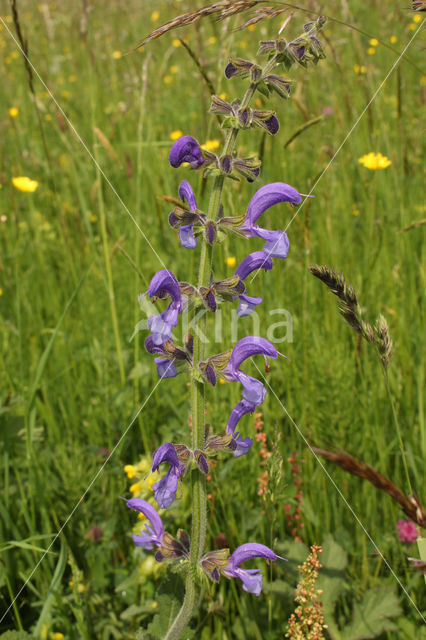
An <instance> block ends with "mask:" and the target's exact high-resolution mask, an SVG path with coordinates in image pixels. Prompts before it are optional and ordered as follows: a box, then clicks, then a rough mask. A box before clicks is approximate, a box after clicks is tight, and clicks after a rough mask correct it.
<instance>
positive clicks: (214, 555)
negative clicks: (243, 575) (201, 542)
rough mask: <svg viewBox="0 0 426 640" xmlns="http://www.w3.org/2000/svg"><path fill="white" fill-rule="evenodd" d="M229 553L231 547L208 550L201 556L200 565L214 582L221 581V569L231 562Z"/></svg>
mask: <svg viewBox="0 0 426 640" xmlns="http://www.w3.org/2000/svg"><path fill="white" fill-rule="evenodd" d="M229 554H230V551H229V549H216V550H215V551H208V552H207V553H206V554H204V556H203V557H202V558H201V560H200V562H199V566H200V567H201V569H202V570H203V571H204V573H205V574H206V575H207V576H208V577H209V578H210V579H211V580H213V582H219V580H220V571H221V569H224V568H225V567H227V566H228V564H229Z"/></svg>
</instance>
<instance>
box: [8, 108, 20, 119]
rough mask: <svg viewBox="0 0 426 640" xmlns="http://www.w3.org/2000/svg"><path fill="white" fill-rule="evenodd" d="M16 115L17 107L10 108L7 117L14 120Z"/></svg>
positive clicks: (17, 112)
mask: <svg viewBox="0 0 426 640" xmlns="http://www.w3.org/2000/svg"><path fill="white" fill-rule="evenodd" d="M18 114H19V109H18V108H17V107H10V109H9V115H10V117H11V118H16V116H17V115H18Z"/></svg>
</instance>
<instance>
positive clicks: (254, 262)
mask: <svg viewBox="0 0 426 640" xmlns="http://www.w3.org/2000/svg"><path fill="white" fill-rule="evenodd" d="M273 266H274V264H273V262H272V260H271V258H270V257H269V256H268V254H267V253H265V252H264V251H254V252H253V253H250V254H249V255H248V256H247V257H246V258H244V260H243V261H242V262H241V263H240V264H239V265H238V267H237V269H236V270H235V274H234V275H236V276H238V277H239V278H240V280H244V279H245V278H247V276H248V275H249V274H250V273H252V272H253V271H256V269H265V271H270V270H271V269H272V267H273Z"/></svg>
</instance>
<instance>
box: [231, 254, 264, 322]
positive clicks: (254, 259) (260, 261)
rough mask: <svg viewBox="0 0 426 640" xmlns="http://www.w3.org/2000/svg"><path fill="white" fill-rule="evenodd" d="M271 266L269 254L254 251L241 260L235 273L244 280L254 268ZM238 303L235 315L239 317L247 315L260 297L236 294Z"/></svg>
mask: <svg viewBox="0 0 426 640" xmlns="http://www.w3.org/2000/svg"><path fill="white" fill-rule="evenodd" d="M272 267H273V262H272V260H271V258H270V257H269V255H268V254H267V253H265V252H264V251H254V252H253V253H250V254H249V255H248V256H247V258H244V260H243V261H242V262H241V264H240V265H239V266H238V267H237V269H236V271H235V275H236V276H239V278H240V280H244V279H245V278H247V276H248V275H249V274H250V273H252V272H253V271H255V270H256V269H265V271H270V270H271V269H272ZM238 297H239V299H240V304H239V306H238V310H237V315H238V316H239V317H240V318H243V317H244V316H249V315H250V314H251V313H252V311H253V309H254V308H255V307H256V306H257V305H258V304H260V303H261V302H262V298H258V297H255V298H253V297H250V296H248V295H246V294H245V293H243V294H241V295H240V296H238Z"/></svg>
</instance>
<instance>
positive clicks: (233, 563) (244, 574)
mask: <svg viewBox="0 0 426 640" xmlns="http://www.w3.org/2000/svg"><path fill="white" fill-rule="evenodd" d="M252 558H266V559H267V560H276V559H277V558H278V556H277V555H276V553H274V552H273V551H272V549H270V548H269V547H266V546H265V545H264V544H258V543H257V542H246V544H242V545H241V546H240V547H238V548H237V549H235V551H234V553H233V554H232V556H231V557H230V559H229V563H228V565H227V566H226V567H225V568H224V569H222V573H223V575H224V576H226V577H227V578H240V580H242V583H243V589H244V591H247V592H248V593H254V594H255V595H256V596H258V595H260V592H261V591H262V579H263V578H262V572H261V571H260V570H259V569H241V567H240V566H239V565H240V564H242V563H243V562H245V561H246V560H251V559H252Z"/></svg>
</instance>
